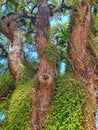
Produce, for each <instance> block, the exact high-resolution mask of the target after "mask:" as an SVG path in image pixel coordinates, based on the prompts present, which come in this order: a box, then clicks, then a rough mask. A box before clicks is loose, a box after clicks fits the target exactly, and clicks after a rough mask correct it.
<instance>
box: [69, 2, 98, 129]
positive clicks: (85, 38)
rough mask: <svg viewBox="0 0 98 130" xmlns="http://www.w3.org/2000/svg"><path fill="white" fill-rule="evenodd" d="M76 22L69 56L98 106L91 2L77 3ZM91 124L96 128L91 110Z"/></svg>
mask: <svg viewBox="0 0 98 130" xmlns="http://www.w3.org/2000/svg"><path fill="white" fill-rule="evenodd" d="M73 21H74V24H73V27H72V30H71V33H70V43H69V58H70V61H71V64H72V66H73V69H74V70H75V72H76V76H77V79H79V80H80V81H81V82H82V83H83V84H84V86H85V89H86V91H87V92H88V94H89V97H90V101H91V105H93V107H94V108H96V107H98V74H97V73H96V72H97V71H96V70H97V68H96V63H97V58H96V55H95V54H94V51H93V49H92V47H91V45H90V44H91V43H90V36H89V35H90V23H91V2H90V0H82V1H81V0H79V2H78V4H77V5H75V13H74V20H73ZM88 114H89V118H90V119H89V121H88V122H89V125H90V128H89V127H88V126H87V124H86V129H89V130H94V115H93V114H91V112H89V110H88Z"/></svg>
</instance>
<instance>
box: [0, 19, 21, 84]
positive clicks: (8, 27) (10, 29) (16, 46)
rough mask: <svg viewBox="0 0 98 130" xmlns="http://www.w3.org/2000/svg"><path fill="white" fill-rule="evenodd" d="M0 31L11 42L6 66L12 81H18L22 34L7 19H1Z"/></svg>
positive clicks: (10, 20)
mask: <svg viewBox="0 0 98 130" xmlns="http://www.w3.org/2000/svg"><path fill="white" fill-rule="evenodd" d="M0 31H1V32H2V33H3V34H5V35H6V36H7V37H8V39H9V40H10V41H11V44H10V45H9V50H8V65H9V69H10V72H11V74H12V75H13V77H14V79H15V80H19V79H18V78H19V73H20V68H21V64H22V61H23V51H22V40H23V38H22V32H21V31H20V29H19V28H18V27H17V25H16V23H15V21H13V20H12V19H10V18H9V17H5V18H4V19H2V21H1V23H0ZM17 82H18V81H17Z"/></svg>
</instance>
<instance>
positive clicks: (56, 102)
mask: <svg viewBox="0 0 98 130" xmlns="http://www.w3.org/2000/svg"><path fill="white" fill-rule="evenodd" d="M86 100H87V97H86V93H85V91H84V89H83V86H82V85H81V84H80V83H79V82H78V81H76V80H74V79H73V78H72V77H71V76H67V75H63V74H62V75H60V76H58V79H57V87H56V90H55V93H54V96H53V100H52V106H51V113H50V115H49V117H48V119H47V121H46V122H47V126H46V129H45V130H84V128H83V127H82V119H83V116H82V115H83V105H84V104H85V103H86Z"/></svg>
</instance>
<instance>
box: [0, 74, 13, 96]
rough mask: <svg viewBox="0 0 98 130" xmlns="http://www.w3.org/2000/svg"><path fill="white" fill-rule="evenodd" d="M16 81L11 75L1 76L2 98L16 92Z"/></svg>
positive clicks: (0, 93)
mask: <svg viewBox="0 0 98 130" xmlns="http://www.w3.org/2000/svg"><path fill="white" fill-rule="evenodd" d="M14 88H15V81H14V79H13V77H12V76H11V75H10V74H5V75H0V97H5V96H7V94H8V93H9V92H10V91H11V90H14Z"/></svg>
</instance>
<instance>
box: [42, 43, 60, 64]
mask: <svg viewBox="0 0 98 130" xmlns="http://www.w3.org/2000/svg"><path fill="white" fill-rule="evenodd" d="M44 51H45V54H46V56H47V58H48V59H49V60H50V62H51V63H53V64H56V63H57V62H58V61H59V59H60V55H59V50H58V48H57V46H56V45H55V44H51V43H47V44H45V46H44Z"/></svg>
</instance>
